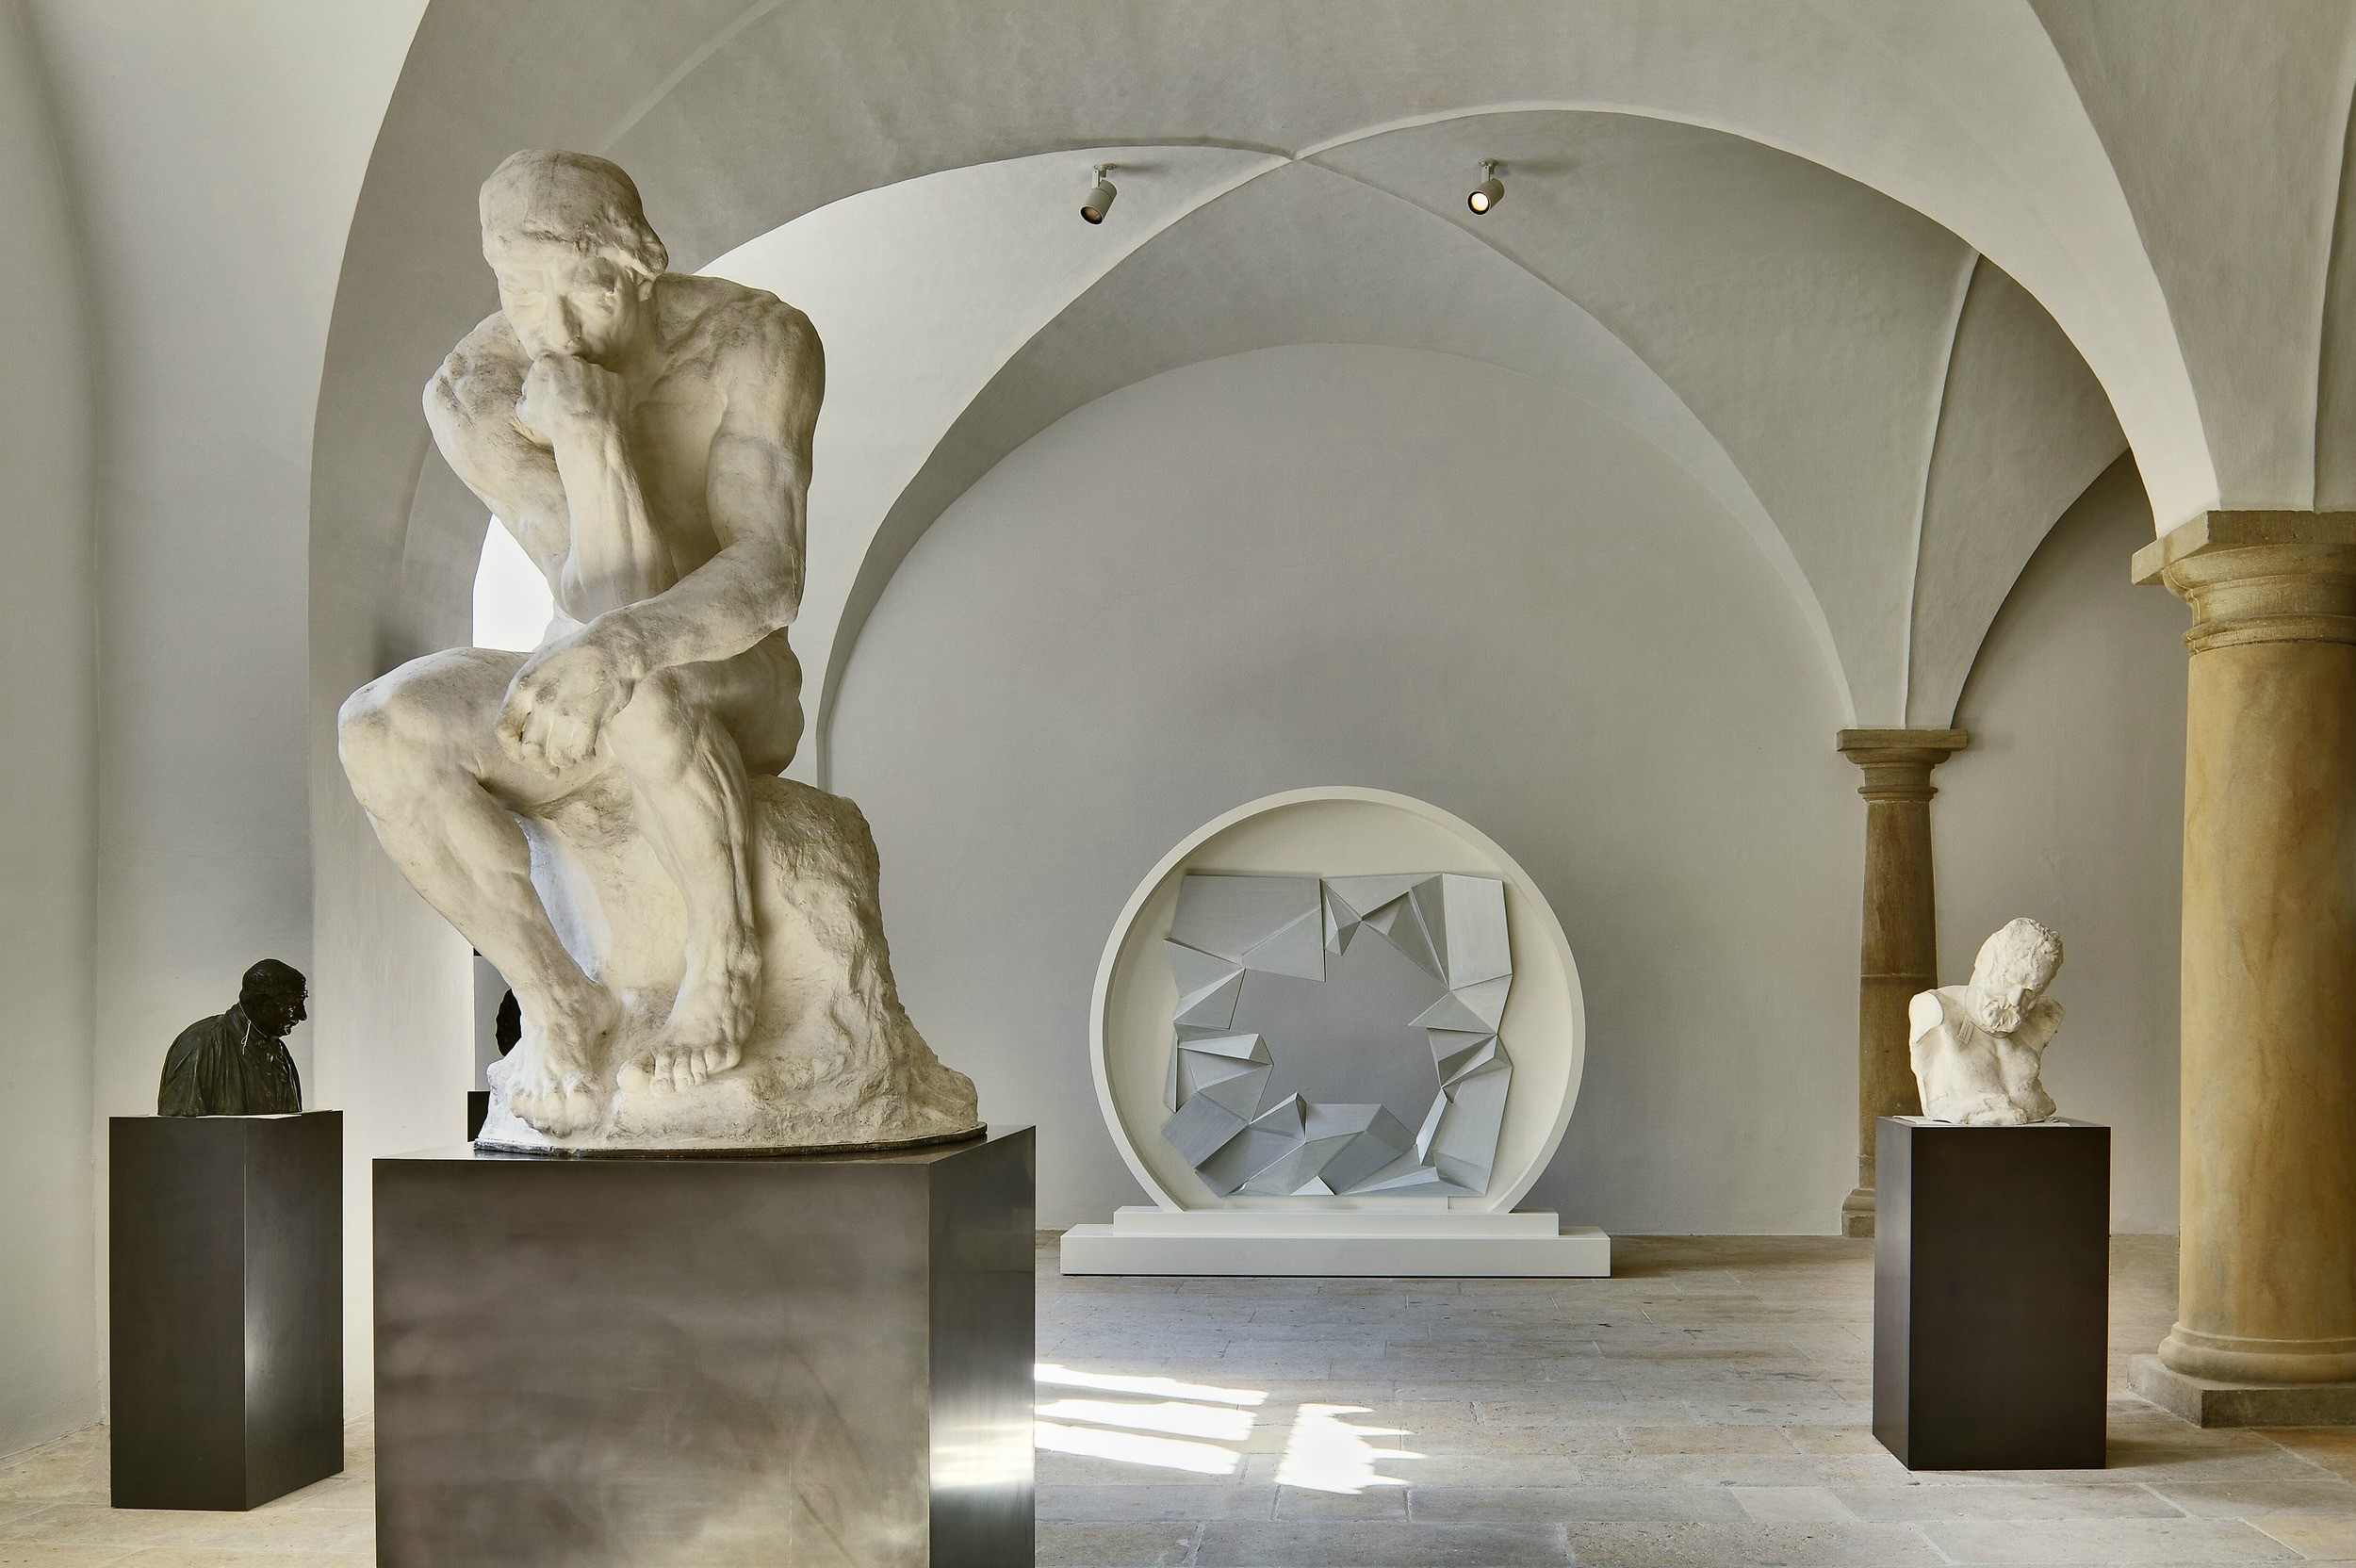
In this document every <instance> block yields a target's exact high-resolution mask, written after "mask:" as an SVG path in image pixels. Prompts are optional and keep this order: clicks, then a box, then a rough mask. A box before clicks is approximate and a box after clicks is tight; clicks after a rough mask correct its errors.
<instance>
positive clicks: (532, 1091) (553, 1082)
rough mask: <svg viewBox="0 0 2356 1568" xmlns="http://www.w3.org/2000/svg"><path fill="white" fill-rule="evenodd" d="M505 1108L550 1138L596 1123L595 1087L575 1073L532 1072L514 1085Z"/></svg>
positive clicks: (575, 1131)
mask: <svg viewBox="0 0 2356 1568" xmlns="http://www.w3.org/2000/svg"><path fill="white" fill-rule="evenodd" d="M507 1105H508V1109H510V1110H512V1111H514V1112H515V1115H516V1116H518V1117H520V1118H521V1119H523V1120H524V1121H525V1122H526V1123H527V1124H529V1125H530V1126H532V1127H535V1128H537V1129H538V1130H539V1131H541V1132H543V1133H545V1134H547V1135H548V1136H549V1137H552V1138H561V1137H569V1136H571V1135H573V1134H575V1133H585V1132H587V1131H588V1130H589V1129H590V1128H592V1127H595V1126H596V1125H597V1116H598V1107H597V1089H596V1086H594V1085H592V1084H591V1083H590V1082H589V1080H588V1078H587V1077H586V1076H584V1075H581V1074H579V1073H569V1074H564V1075H563V1076H559V1075H557V1074H554V1073H548V1074H534V1075H532V1080H531V1081H527V1082H520V1083H518V1084H516V1085H515V1089H514V1091H513V1092H512V1093H511V1094H510V1095H509V1096H508V1100H507Z"/></svg>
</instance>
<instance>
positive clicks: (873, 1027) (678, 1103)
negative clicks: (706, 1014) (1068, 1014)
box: [476, 778, 981, 1153]
mask: <svg viewBox="0 0 2356 1568" xmlns="http://www.w3.org/2000/svg"><path fill="white" fill-rule="evenodd" d="M751 797H752V798H751V809H750V816H751V820H752V842H751V846H750V850H749V854H748V860H749V862H750V863H749V866H748V871H749V874H750V877H751V881H752V897H753V907H754V913H755V921H756V924H757V926H758V928H759V931H760V935H761V999H760V1005H759V1011H758V1013H757V1015H756V1018H755V1021H754V1024H753V1028H752V1031H751V1033H750V1035H749V1036H748V1037H747V1038H746V1040H745V1042H744V1058H743V1060H742V1061H740V1062H739V1063H738V1064H737V1065H736V1066H735V1067H734V1068H732V1069H730V1070H728V1071H726V1072H723V1073H719V1074H717V1075H715V1076H714V1077H712V1079H711V1080H710V1081H708V1082H706V1083H703V1084H699V1085H696V1086H693V1087H689V1088H684V1089H680V1090H678V1091H676V1092H664V1093H658V1092H656V1091H655V1089H654V1087H653V1086H652V1083H651V1080H650V1079H649V1077H648V1075H647V1072H646V1066H645V1061H644V1052H645V1042H646V1041H647V1040H648V1039H649V1038H651V1037H653V1035H654V1033H655V1031H656V1030H657V1029H658V1028H660V1027H661V1025H662V1023H663V1020H664V1018H665V1017H667V1016H668V1015H669V1012H670V1009H671V1003H672V1000H673V998H674V997H676V996H677V995H678V993H679V978H680V973H681V971H682V969H683V967H684V952H685V942H686V932H687V916H686V910H685V907H684V906H682V905H681V903H680V901H679V894H678V892H677V890H675V889H674V888H673V886H672V884H671V881H670V878H669V877H668V876H666V875H665V874H663V868H662V867H661V866H660V865H659V864H658V863H657V862H656V859H655V856H654V851H653V849H652V848H651V847H650V846H649V844H648V843H647V841H646V838H645V837H644V835H643V834H641V833H640V832H639V831H638V829H637V825H636V816H635V813H634V811H633V810H632V809H631V807H630V798H629V793H628V787H627V785H625V784H624V783H623V781H622V780H620V779H619V778H608V779H602V780H600V781H598V782H597V783H595V784H592V785H591V786H589V787H588V788H586V789H584V790H582V791H581V792H579V793H578V794H574V795H572V796H569V797H567V798H566V799H564V800H562V801H559V802H557V803H556V804H555V805H553V806H550V807H548V808H547V809H545V810H543V811H541V812H538V813H536V814H534V815H532V816H530V817H526V818H524V819H522V820H523V825H524V832H525V835H526V836H527V837H528V838H529V839H530V841H531V842H532V881H533V883H534V885H535V886H537V888H538V889H539V890H540V896H541V898H542V899H543V900H544V901H545V902H546V904H547V906H548V913H549V916H550V918H551V919H552V920H553V921H554V922H555V923H556V928H557V932H558V934H559V935H560V936H561V937H563V939H564V945H565V947H566V948H567V949H568V950H569V951H570V952H571V953H572V955H573V956H574V957H575V958H576V959H577V960H579V961H580V963H581V968H582V969H583V970H585V971H586V972H588V974H589V977H590V978H591V979H592V980H595V981H597V982H598V983H599V984H601V985H603V986H604V987H606V988H607V989H609V990H610V991H612V992H613V993H614V998H615V1000H616V1001H618V1002H619V1003H620V1005H621V1008H622V1021H621V1022H620V1023H619V1024H618V1025H617V1026H616V1027H615V1028H614V1031H613V1033H612V1034H611V1035H609V1036H608V1037H607V1040H606V1044H605V1049H604V1059H603V1060H602V1061H601V1062H600V1063H599V1064H598V1090H599V1093H600V1094H601V1096H602V1097H603V1101H604V1106H605V1115H604V1117H603V1119H602V1120H600V1121H599V1122H598V1124H597V1126H595V1127H593V1128H590V1129H589V1130H587V1131H585V1132H581V1133H576V1134H572V1135H566V1136H563V1137H551V1136H549V1135H547V1134H545V1133H542V1132H540V1131H539V1130H538V1129H537V1128H534V1127H532V1126H531V1125H530V1124H529V1123H527V1122H526V1121H524V1120H523V1119H521V1118H520V1117H518V1116H516V1115H515V1113H514V1112H513V1111H512V1110H510V1109H509V1108H508V1104H507V1090H506V1079H507V1077H508V1075H509V1073H510V1072H512V1070H513V1068H514V1065H515V1063H516V1061H517V1060H518V1058H519V1057H520V1056H521V1055H522V1054H523V1053H522V1052H521V1051H518V1052H517V1054H515V1055H511V1056H509V1057H508V1058H507V1059H506V1060H505V1061H502V1062H500V1063H499V1064H497V1065H496V1066H494V1067H493V1068H492V1069H491V1070H490V1082H491V1107H490V1112H489V1114H488V1116H487V1117H486V1118H485V1119H484V1120H483V1131H482V1133H481V1134H480V1135H478V1137H477V1139H476V1142H477V1143H478V1144H479V1145H481V1146H482V1147H484V1148H488V1149H506V1150H517V1151H525V1152H551V1153H563V1152H576V1153H599V1152H613V1153H631V1152H639V1153H661V1152H694V1151H706V1150H734V1151H740V1152H756V1151H780V1150H816V1149H846V1148H886V1147H892V1146H895V1145H904V1144H917V1143H928V1142H936V1141H940V1140H942V1139H947V1138H957V1137H965V1136H969V1135H973V1134H974V1133H977V1132H979V1131H980V1130H981V1119H980V1118H979V1116H978V1115H976V1112H975V1104H974V1095H973V1080H972V1079H970V1078H967V1077H966V1076H965V1075H964V1074H963V1073H960V1072H957V1071H954V1070H951V1069H949V1068H946V1067H943V1066H942V1065H941V1061H940V1059H939V1058H938V1057H936V1056H935V1055H934V1054H933V1053H932V1049H931V1048H930V1047H929V1046H927V1045H926V1044H925V1043H924V1037H923V1036H922V1035H919V1034H918V1033H917V1032H916V1027H915V1025H914V1024H912V1023H910V1022H909V1021H908V1014H907V1013H906V1012H905V1011H903V1010H902V1008H901V1006H900V995H899V989H898V988H897V987H896V986H895V985H894V984H893V983H892V957H891V953H890V950H889V948H888V947H887V945H886V943H885V940H884V933H883V917H882V913H881V908H880V906H879V903H878V899H877V894H876V881H877V865H876V858H875V839H874V837H873V836H872V835H871V834H870V833H869V831H868V827H867V819H866V818H865V817H863V816H861V815H860V814H859V808H858V807H857V806H854V805H853V804H852V803H851V802H849V801H848V800H845V799H843V797H842V796H840V795H831V794H828V793H826V792H825V791H823V790H816V789H812V788H811V787H810V786H809V785H807V784H800V783H796V782H794V780H792V779H786V778H756V779H753V780H752V781H751Z"/></svg>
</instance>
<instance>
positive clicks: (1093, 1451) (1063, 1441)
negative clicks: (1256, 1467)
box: [1038, 1421, 1243, 1476]
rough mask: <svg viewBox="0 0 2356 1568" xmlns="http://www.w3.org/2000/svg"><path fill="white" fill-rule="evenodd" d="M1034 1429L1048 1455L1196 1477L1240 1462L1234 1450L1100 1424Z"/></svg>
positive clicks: (1230, 1469) (1046, 1424)
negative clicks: (1116, 1462) (1141, 1466)
mask: <svg viewBox="0 0 2356 1568" xmlns="http://www.w3.org/2000/svg"><path fill="white" fill-rule="evenodd" d="M1038 1429H1039V1438H1038V1443H1039V1447H1040V1448H1041V1449H1043V1450H1045V1451H1046V1452H1048V1453H1051V1454H1083V1455H1086V1456H1088V1458H1090V1459H1114V1460H1120V1461H1121V1462H1124V1463H1128V1464H1150V1465H1153V1466H1154V1467H1155V1468H1157V1469H1161V1470H1188V1471H1192V1472H1193V1473H1194V1474H1196V1475H1198V1476H1232V1475H1234V1474H1235V1469H1236V1466H1238V1465H1240V1464H1241V1463H1242V1462H1243V1456H1242V1455H1241V1454H1239V1453H1237V1452H1235V1450H1234V1449H1232V1448H1221V1447H1219V1446H1218V1445H1216V1444H1211V1443H1188V1442H1186V1441H1184V1440H1183V1439H1180V1438H1175V1437H1148V1436H1146V1435H1145V1434H1144V1433H1142V1432H1121V1431H1106V1430H1104V1429H1103V1428H1101V1427H1067V1426H1064V1425H1063V1424H1061V1423H1060V1422H1055V1421H1041V1422H1039V1428H1038Z"/></svg>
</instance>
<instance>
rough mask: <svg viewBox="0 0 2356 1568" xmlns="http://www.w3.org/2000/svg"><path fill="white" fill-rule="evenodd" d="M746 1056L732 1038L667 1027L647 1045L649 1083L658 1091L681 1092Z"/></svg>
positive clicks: (663, 1092)
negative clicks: (702, 1035) (693, 1035)
mask: <svg viewBox="0 0 2356 1568" xmlns="http://www.w3.org/2000/svg"><path fill="white" fill-rule="evenodd" d="M743 1056H744V1053H743V1051H742V1050H740V1049H739V1048H738V1047H737V1045H736V1043H735V1042H734V1041H732V1040H730V1041H725V1042H722V1041H714V1040H712V1039H709V1038H705V1039H691V1038H684V1037H681V1036H680V1035H679V1033H678V1032H677V1031H676V1030H674V1029H670V1028H666V1029H664V1030H663V1033H662V1034H661V1035H659V1036H658V1037H656V1038H655V1040H654V1041H653V1043H652V1044H651V1045H650V1046H649V1047H648V1049H647V1055H646V1079H647V1084H648V1086H649V1087H651V1088H652V1089H653V1090H654V1092H655V1093H657V1094H677V1093H679V1092H680V1091H681V1090H684V1089H691V1088H694V1087H695V1086H696V1085H698V1084H701V1083H703V1082H705V1081H706V1080H708V1079H711V1078H712V1077H715V1076H717V1075H718V1074H720V1073H723V1072H726V1071H728V1069H730V1068H732V1067H734V1066H735V1065H736V1064H737V1062H738V1061H740V1060H741V1059H742V1058H743Z"/></svg>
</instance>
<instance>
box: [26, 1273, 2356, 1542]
mask: <svg viewBox="0 0 2356 1568" xmlns="http://www.w3.org/2000/svg"><path fill="white" fill-rule="evenodd" d="M1871 1249H1872V1244H1871V1243H1870V1242H1844V1241H1838V1240H1832V1239H1826V1238H1697V1239H1677V1240H1671V1239H1660V1240H1634V1241H1630V1240H1623V1241H1622V1242H1621V1243H1620V1244H1619V1250H1618V1265H1619V1275H1618V1277H1617V1278H1614V1279H1611V1280H1581V1281H1562V1282H1528V1281H1477V1280H1468V1281H1462V1282H1458V1281H1398V1282H1392V1281H1336V1280H1328V1281H1306V1280H1304V1281H1285V1280H1185V1281H1179V1280H1111V1279H1086V1280H1066V1279H1063V1278H1061V1277H1060V1276H1059V1275H1057V1274H1056V1273H1055V1253H1054V1250H1053V1241H1052V1238H1046V1240H1045V1241H1044V1242H1043V1245H1042V1248H1041V1250H1040V1254H1039V1259H1040V1271H1039V1287H1040V1288H1039V1361H1040V1364H1041V1367H1042V1374H1041V1382H1040V1386H1039V1405H1040V1421H1041V1426H1040V1430H1041V1442H1042V1446H1043V1448H1044V1449H1045V1450H1046V1451H1042V1452H1041V1453H1040V1455H1039V1562H1040V1563H1041V1564H1047V1565H1061V1568H1126V1565H1131V1564H1200V1565H1204V1568H1219V1565H1224V1568H1351V1565H1357V1568H1378V1565H1383V1564H1398V1565H1401V1568H1438V1565H1444V1564H1446V1565H1456V1564H1463V1565H1488V1568H1508V1565H1514V1564H1525V1563H1571V1562H1579V1563H1625V1564H1687V1563H1691V1564H1727V1565H1739V1564H1792V1565H1802V1564H1819V1563H1856V1564H1869V1565H1873V1568H1885V1565H1887V1568H1903V1565H1906V1564H1914V1563H1923V1564H1939V1563H1988V1564H2045V1563H2137V1564H2155V1565H2164V1564H2194V1563H2233V1562H2299V1561H2318V1560H2319V1561H2349V1562H2356V1484H2351V1481H2352V1480H2356V1432H2348V1433H2343V1432H2333V1431H2306V1432H2299V1431H2277V1432H2264V1433H2261V1432H2248V1431H2244V1432H2233V1431H2207V1432H2204V1431H2201V1430H2200V1429H2197V1428H2193V1427H2190V1426H2187V1425H2185V1424H2184V1423H2183V1422H2181V1421H2178V1420H2176V1419H2175V1418H2174V1417H2172V1416H2169V1415H2166V1414H2164V1413H2160V1412H2158V1411H2155V1410H2153V1409H2152V1408H2151V1406H2149V1405H2147V1404H2144V1403H2143V1402H2142V1401H2140V1400H2138V1399H2135V1398H2134V1397H2131V1396H2128V1395H2126V1394H2125V1393H2124V1386H2125V1385H2124V1381H2123V1379H2124V1374H2125V1370H2126V1358H2127V1356H2128V1355H2129V1354H2131V1353H2134V1352H2135V1351H2138V1350H2141V1349H2144V1348H2148V1347H2150V1346H2151V1345H2153V1344H2155V1343H2157V1341H2158V1339H2159V1337H2160V1335H2161V1334H2162V1333H2163V1332H2164V1331H2166V1329H2167V1327H2168V1321H2169V1319H2170V1318H2171V1317H2172V1315H2173V1273H2174V1252H2173V1247H2172V1244H2171V1243H2169V1242H2168V1241H2166V1240H2163V1239H2145V1238H2128V1239H2123V1240H2121V1241H2120V1242H2119V1244H2118V1245H2117V1246H2116V1247H2115V1249H2114V1252H2113V1260H2112V1292H2111V1299H2112V1345H2113V1356H2112V1375H2113V1380H2114V1384H2115V1387H2116V1389H2117V1390H2118V1391H2119V1392H2118V1393H2117V1396H2116V1397H2114V1399H2113V1401H2112V1408H2111V1423H2110V1431H2111V1467H2110V1468H2109V1469H2107V1470H2103V1471H2099V1472H2079V1471H2054V1472H2045V1473H2021V1474H2004V1475H1963V1474H1940V1475H1931V1474H1924V1475H1915V1476H1909V1475H1908V1474H1907V1473H1906V1471H1905V1470H1904V1469H1903V1468H1901V1467H1900V1466H1899V1464H1898V1463H1897V1462H1896V1461H1894V1460H1892V1459H1891V1458H1890V1456H1889V1455H1888V1454H1886V1453H1884V1452H1883V1451H1882V1450H1881V1448H1880V1447H1879V1446H1878V1445H1876V1444H1875V1443H1874V1442H1873V1437H1872V1435H1871V1433H1870V1432H1868V1431H1867V1430H1866V1422H1867V1419H1868V1410H1867V1401H1868V1399H1869V1389H1870V1360H1871V1348H1870V1342H1869V1338H1868V1333H1869V1329H1870V1324H1871V1316H1872V1302H1871V1292H1872V1285H1873V1263H1872V1250H1871ZM348 1452H349V1454H350V1455H351V1461H352V1468H351V1469H350V1470H348V1471H347V1472H346V1474H344V1475H343V1476H340V1477H337V1478H335V1479H333V1480H329V1481H324V1482H321V1483H320V1484H319V1485H318V1486H314V1487H311V1488H308V1489H306V1490H305V1491H303V1492H301V1493H298V1494H296V1495H294V1496H291V1497H287V1498H284V1499H282V1500H280V1501H279V1502H276V1503H273V1504H271V1505H270V1506H269V1507H267V1508H264V1509H260V1510H257V1511H254V1512H253V1513H250V1514H225V1513H169V1512H116V1511H112V1510H110V1509H108V1508H107V1507H106V1436H105V1429H103V1428H92V1429H90V1430H88V1431H86V1432H82V1433H77V1434H76V1435H74V1436H73V1437H70V1438H66V1439H63V1440H61V1441H59V1442H57V1443H53V1444H50V1445H48V1446H44V1447H41V1448H38V1449H35V1450H32V1451H31V1452H29V1453H25V1454H20V1455H17V1456H15V1457H14V1458H12V1459H9V1460H7V1461H0V1568H110V1565H114V1564H124V1565H135V1568H285V1565H288V1564H291V1563H294V1562H297V1561H303V1562H319V1563H324V1564H335V1563H344V1562H365V1561H368V1560H371V1555H372V1551H373V1544H372V1540H373V1537H372V1529H371V1513H370V1506H369V1505H370V1494H369V1486H370V1480H369V1471H368V1429H367V1427H366V1425H365V1424H358V1425H355V1426H354V1428H353V1429H352V1434H351V1438H350V1443H349V1446H348ZM1107 1455H1120V1456H1123V1457H1106V1456H1107ZM1411 1456H1412V1457H1411Z"/></svg>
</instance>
